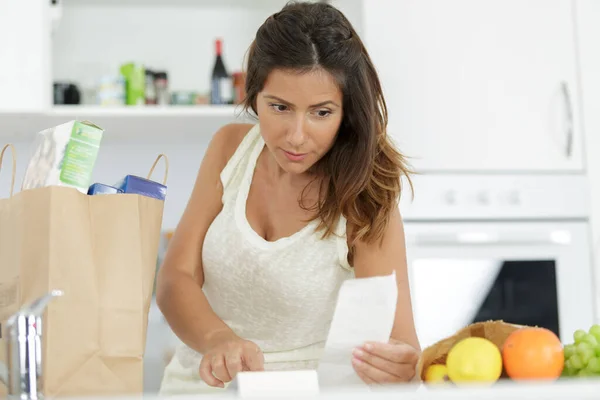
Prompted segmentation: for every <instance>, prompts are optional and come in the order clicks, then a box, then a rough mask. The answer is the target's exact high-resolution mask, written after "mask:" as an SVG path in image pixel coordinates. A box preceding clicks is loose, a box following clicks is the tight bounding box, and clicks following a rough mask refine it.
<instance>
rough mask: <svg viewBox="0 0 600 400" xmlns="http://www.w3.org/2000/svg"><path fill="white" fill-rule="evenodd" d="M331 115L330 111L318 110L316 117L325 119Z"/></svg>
mask: <svg viewBox="0 0 600 400" xmlns="http://www.w3.org/2000/svg"><path fill="white" fill-rule="evenodd" d="M330 114H331V111H330V110H318V111H317V116H318V117H319V118H326V117H328V116H329V115H330Z"/></svg>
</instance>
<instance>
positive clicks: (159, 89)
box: [154, 71, 171, 106]
mask: <svg viewBox="0 0 600 400" xmlns="http://www.w3.org/2000/svg"><path fill="white" fill-rule="evenodd" d="M154 85H155V87H156V104H158V105H161V106H166V105H168V104H169V103H170V102H171V98H170V95H169V78H168V74H167V73H166V72H165V71H158V72H156V73H155V74H154Z"/></svg>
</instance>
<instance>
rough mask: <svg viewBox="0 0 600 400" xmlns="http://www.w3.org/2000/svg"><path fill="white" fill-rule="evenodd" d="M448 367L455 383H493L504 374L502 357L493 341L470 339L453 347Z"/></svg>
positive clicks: (449, 374) (447, 362)
mask: <svg viewBox="0 0 600 400" xmlns="http://www.w3.org/2000/svg"><path fill="white" fill-rule="evenodd" d="M446 367H447V369H448V377H449V378H450V380H451V381H452V382H454V383H458V384H460V383H485V382H488V383H493V382H496V381H497V380H498V378H500V375H501V374H502V355H501V353H500V349H498V346H496V345H495V344H494V343H492V342H491V341H489V340H487V339H485V338H480V337H469V338H465V339H462V340H461V341H460V342H458V343H456V344H455V345H454V346H452V348H451V349H450V351H449V352H448V358H447V359H446Z"/></svg>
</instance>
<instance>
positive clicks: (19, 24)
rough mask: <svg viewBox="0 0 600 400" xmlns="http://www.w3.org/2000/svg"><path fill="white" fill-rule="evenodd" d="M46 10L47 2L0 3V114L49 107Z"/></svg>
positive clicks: (6, 0) (9, 0) (11, 0)
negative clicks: (0, 112) (0, 111)
mask: <svg viewBox="0 0 600 400" xmlns="http://www.w3.org/2000/svg"><path fill="white" fill-rule="evenodd" d="M49 8H50V2H49V1H42V0H2V1H0V110H2V111H7V110H8V111H16V110H28V111H31V110H39V109H43V108H46V107H48V106H49V105H50V104H51V100H52V99H51V89H52V87H51V85H50V82H51V79H50V73H51V72H50V62H49V61H50V19H49ZM0 118H1V117H0ZM0 127H1V125H0Z"/></svg>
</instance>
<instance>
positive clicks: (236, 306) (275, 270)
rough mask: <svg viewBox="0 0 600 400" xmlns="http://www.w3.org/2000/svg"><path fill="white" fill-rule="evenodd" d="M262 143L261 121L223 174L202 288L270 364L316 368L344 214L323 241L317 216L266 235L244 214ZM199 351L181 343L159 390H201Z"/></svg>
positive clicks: (335, 281) (336, 277) (345, 270)
mask: <svg viewBox="0 0 600 400" xmlns="http://www.w3.org/2000/svg"><path fill="white" fill-rule="evenodd" d="M264 146H265V142H264V140H263V138H262V136H261V135H260V127H259V125H258V124H257V125H255V126H254V127H253V128H252V129H251V130H250V131H249V132H248V134H247V135H246V136H245V138H244V139H243V141H242V142H241V144H240V145H239V147H238V149H237V150H236V152H235V153H234V155H233V156H232V158H231V159H230V160H229V162H228V163H227V165H226V166H225V168H224V169H223V171H222V172H221V181H222V183H223V188H224V193H223V198H222V201H223V209H222V210H221V212H220V213H219V214H218V215H217V217H216V218H215V220H214V221H213V223H212V224H211V226H210V227H209V229H208V231H207V233H206V237H205V239H204V247H203V252H202V262H203V267H204V287H203V291H204V294H205V295H206V297H207V298H208V301H209V303H210V305H211V306H212V308H213V309H214V311H215V313H216V314H217V315H218V316H219V317H220V318H221V319H223V321H225V323H226V324H227V325H228V326H229V327H230V328H231V329H232V330H233V331H234V332H235V333H236V334H237V335H239V336H240V337H242V338H244V339H247V340H251V341H253V342H255V343H256V344H257V345H258V346H259V347H260V348H261V349H262V351H263V353H264V355H265V369H266V370H298V369H315V368H316V367H317V365H318V360H319V357H320V355H321V352H322V349H323V347H324V344H325V340H326V338H327V333H328V331H329V326H330V324H331V320H332V317H333V312H334V308H335V302H336V299H337V295H338V291H339V288H340V286H341V285H342V283H343V282H344V281H345V280H346V279H349V278H352V277H353V276H354V274H353V270H352V268H351V267H350V265H348V261H347V255H348V246H347V242H346V220H345V218H343V217H341V218H340V220H339V222H338V224H337V227H336V229H335V235H332V236H330V237H328V238H327V239H322V238H321V235H322V232H317V231H315V228H316V226H317V221H313V222H311V223H309V224H308V225H307V226H306V227H304V228H303V229H301V230H300V231H298V232H296V233H295V234H293V235H291V236H289V237H285V238H281V239H278V240H276V241H273V242H271V241H267V240H265V239H263V238H262V237H261V236H260V235H258V234H257V233H256V232H255V231H254V230H253V229H252V227H251V226H250V224H249V222H248V220H247V218H246V201H247V199H248V193H249V190H250V185H251V183H252V177H253V175H254V170H255V167H256V161H257V159H258V156H259V155H260V153H261V151H262V150H263V148H264ZM201 358H202V355H201V354H199V353H197V352H196V351H194V350H193V349H191V348H189V347H188V346H186V345H185V344H183V343H181V342H180V344H179V346H178V348H177V350H176V352H175V356H174V357H173V359H172V360H171V362H170V363H169V365H168V366H167V367H166V369H165V374H164V377H163V382H162V385H161V393H163V394H176V393H202V392H207V391H214V390H222V389H214V388H210V387H209V386H208V385H206V384H205V383H204V382H203V381H202V380H201V379H200V377H199V374H198V368H199V365H200V360H201Z"/></svg>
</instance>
